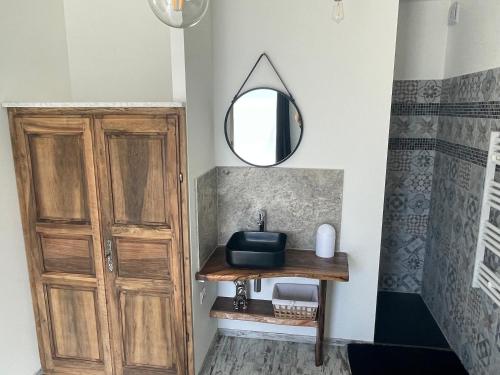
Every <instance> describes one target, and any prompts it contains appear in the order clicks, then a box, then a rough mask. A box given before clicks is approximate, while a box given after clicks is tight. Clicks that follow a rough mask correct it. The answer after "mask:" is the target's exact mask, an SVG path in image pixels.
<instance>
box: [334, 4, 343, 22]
mask: <svg viewBox="0 0 500 375" xmlns="http://www.w3.org/2000/svg"><path fill="white" fill-rule="evenodd" d="M332 18H333V20H334V21H335V22H337V23H341V22H342V20H343V19H344V3H343V2H342V0H333V15H332Z"/></svg>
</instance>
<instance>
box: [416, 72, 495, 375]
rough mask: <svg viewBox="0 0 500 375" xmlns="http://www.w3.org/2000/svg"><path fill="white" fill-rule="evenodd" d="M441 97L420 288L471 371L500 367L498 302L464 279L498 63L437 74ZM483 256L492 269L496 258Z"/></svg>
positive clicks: (480, 374)
mask: <svg viewBox="0 0 500 375" xmlns="http://www.w3.org/2000/svg"><path fill="white" fill-rule="evenodd" d="M441 100H442V102H441V105H440V114H439V121H438V131H437V137H436V153H435V160H434V172H433V183H432V195H431V208H430V215H429V218H430V219H429V224H428V232H427V237H428V241H427V247H426V254H425V264H424V271H423V279H422V280H423V283H422V296H423V298H424V300H425V302H426V303H427V305H428V306H429V308H430V310H431V312H432V313H433V315H434V317H435V318H436V320H437V322H438V324H439V325H440V326H441V328H442V329H443V331H444V334H445V335H446V337H447V339H448V341H449V343H450V345H451V346H452V348H453V349H454V350H455V351H456V352H457V354H458V355H459V356H460V358H461V360H462V362H463V363H464V365H465V366H466V368H467V370H468V371H469V372H470V374H471V375H487V374H500V308H499V307H497V306H495V305H494V303H493V302H492V301H491V300H490V299H489V297H488V296H486V295H485V294H484V293H483V292H482V291H481V290H479V289H473V288H472V287H471V285H472V275H473V267H474V257H475V251H476V245H477V236H478V232H479V219H480V210H481V199H482V193H483V184H484V174H485V166H486V160H487V150H488V144H489V135H490V132H491V131H493V130H500V111H498V110H497V108H500V106H499V104H500V69H495V70H490V71H486V72H480V73H475V74H469V75H465V76H461V77H456V78H452V79H448V80H444V81H443V85H442V94H441ZM499 180H500V179H499ZM491 220H492V221H493V222H495V223H496V224H497V225H500V213H498V212H492V213H491ZM486 259H487V262H488V263H489V264H490V265H491V266H492V268H494V269H496V270H497V273H498V271H499V269H500V259H498V258H497V257H496V256H494V255H493V254H491V253H487V255H486ZM499 275H500V274H499Z"/></svg>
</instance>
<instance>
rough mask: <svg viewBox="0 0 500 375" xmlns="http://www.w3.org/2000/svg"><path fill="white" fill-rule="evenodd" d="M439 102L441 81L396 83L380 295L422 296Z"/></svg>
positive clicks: (388, 164)
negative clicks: (388, 292)
mask: <svg viewBox="0 0 500 375" xmlns="http://www.w3.org/2000/svg"><path fill="white" fill-rule="evenodd" d="M440 96H441V81H396V82H394V88H393V106H392V117H391V126H390V139H389V154H388V159H387V175H386V191H385V207H384V225H383V231H382V250H381V263H380V281H379V287H380V289H381V290H386V291H397V292H408V293H418V292H420V291H421V286H422V273H423V269H424V257H425V248H426V243H427V227H428V222H429V210H430V205H431V190H432V176H433V169H434V158H435V149H436V135H437V129H438V123H439V117H438V113H439V102H440ZM436 108H437V110H436Z"/></svg>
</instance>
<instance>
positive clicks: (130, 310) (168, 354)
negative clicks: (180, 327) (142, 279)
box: [120, 291, 175, 373]
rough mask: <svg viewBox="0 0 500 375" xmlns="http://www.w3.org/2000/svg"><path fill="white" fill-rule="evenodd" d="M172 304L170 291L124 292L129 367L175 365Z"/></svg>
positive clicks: (167, 367)
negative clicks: (152, 292)
mask: <svg viewBox="0 0 500 375" xmlns="http://www.w3.org/2000/svg"><path fill="white" fill-rule="evenodd" d="M170 304H171V299H170V297H169V296H168V295H162V294H158V295H155V294H140V293H133V292H126V291H123V292H121V293H120V313H121V318H122V332H123V348H124V366H125V369H127V368H129V369H131V370H132V368H134V367H135V370H139V369H138V367H139V368H140V367H145V368H148V367H149V368H155V369H164V370H168V371H171V370H174V369H175V357H174V355H175V351H174V348H173V345H174V343H173V341H172V336H173V325H172V323H173V322H172V317H171V314H170V310H171V309H170ZM124 372H125V373H126V371H124Z"/></svg>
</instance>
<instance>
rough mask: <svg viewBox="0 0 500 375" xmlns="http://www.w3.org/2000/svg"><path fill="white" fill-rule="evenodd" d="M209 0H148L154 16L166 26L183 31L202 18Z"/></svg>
mask: <svg viewBox="0 0 500 375" xmlns="http://www.w3.org/2000/svg"><path fill="white" fill-rule="evenodd" d="M209 1H210V0H149V5H150V6H151V9H152V10H153V12H154V14H156V16H157V17H158V18H159V19H160V20H161V21H162V22H164V23H166V24H167V25H168V26H172V27H176V28H179V29H184V28H187V27H191V26H194V25H196V24H197V23H198V22H200V20H201V19H202V18H203V16H204V15H205V13H206V12H207V9H208V4H209Z"/></svg>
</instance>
